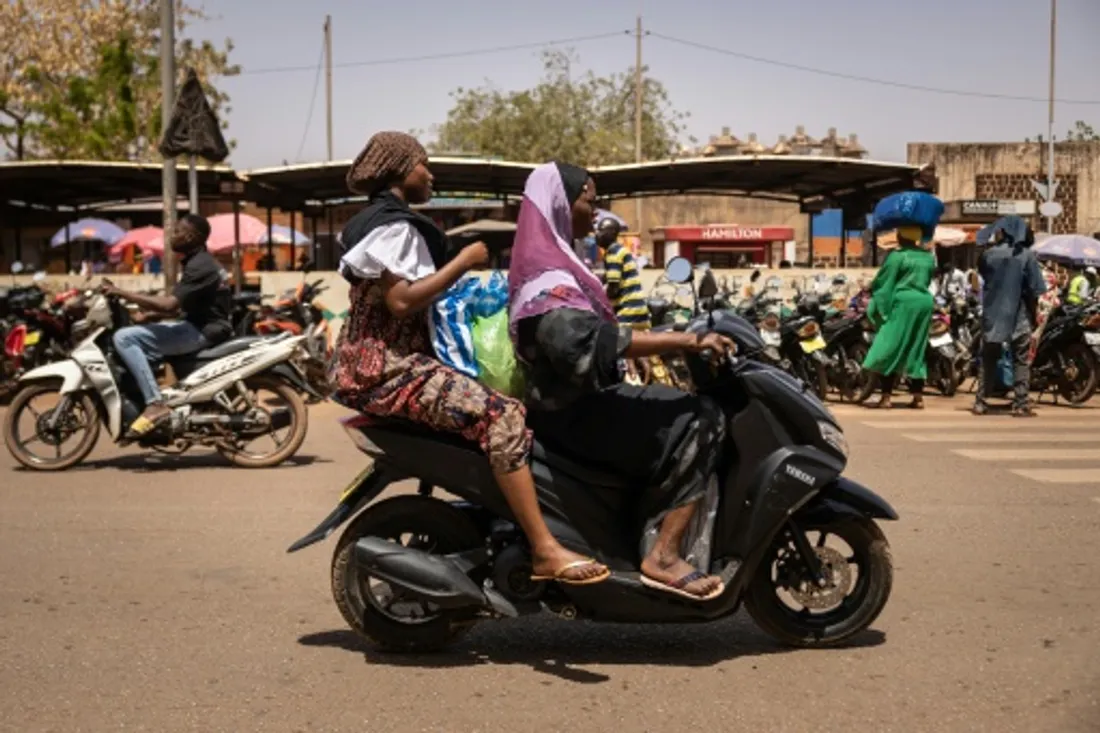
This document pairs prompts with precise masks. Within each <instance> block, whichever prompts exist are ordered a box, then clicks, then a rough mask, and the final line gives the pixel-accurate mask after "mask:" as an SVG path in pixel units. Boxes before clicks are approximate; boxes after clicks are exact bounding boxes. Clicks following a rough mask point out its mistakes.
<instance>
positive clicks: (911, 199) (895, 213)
mask: <svg viewBox="0 0 1100 733" xmlns="http://www.w3.org/2000/svg"><path fill="white" fill-rule="evenodd" d="M872 216H873V217H874V227H875V231H879V232H888V231H890V230H892V229H897V228H898V227H900V226H919V227H920V228H921V229H923V230H924V233H925V235H931V234H932V233H933V232H934V231H935V230H936V225H937V224H939V223H940V218H942V217H943V202H942V201H940V200H939V199H938V198H936V197H935V196H933V195H932V194H930V193H925V192H924V191H907V192H905V193H896V194H893V195H892V196H887V197H886V198H884V199H882V200H881V201H879V202H878V204H876V205H875V212H874V214H873V215H872Z"/></svg>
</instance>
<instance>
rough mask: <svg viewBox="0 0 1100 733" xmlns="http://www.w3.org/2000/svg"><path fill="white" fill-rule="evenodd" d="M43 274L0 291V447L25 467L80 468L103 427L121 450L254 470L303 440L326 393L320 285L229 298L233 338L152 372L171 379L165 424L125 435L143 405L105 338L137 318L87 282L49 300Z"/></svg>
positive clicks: (326, 330)
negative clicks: (3, 408)
mask: <svg viewBox="0 0 1100 733" xmlns="http://www.w3.org/2000/svg"><path fill="white" fill-rule="evenodd" d="M21 270H22V267H21V266H20V265H19V264H18V263H16V265H13V268H12V271H13V273H18V272H20V271H21ZM44 279H45V276H44V275H35V277H34V281H33V282H32V283H31V284H29V285H23V286H19V285H14V284H13V285H12V286H11V287H8V288H0V333H2V335H3V343H4V353H3V357H2V359H0V397H4V398H9V399H10V403H9V407H8V410H7V412H6V414H5V417H4V425H3V432H4V442H5V445H6V446H7V448H8V450H9V452H10V453H11V455H12V457H13V458H15V460H17V461H18V462H19V463H20V464H21V465H23V466H24V467H26V468H29V469H32V470H41V471H56V470H62V469H67V468H71V467H72V466H75V465H77V464H79V463H81V462H82V461H83V460H84V459H85V458H87V456H88V455H89V454H90V453H91V451H92V449H93V448H94V447H95V445H96V442H97V441H98V439H99V434H100V431H101V428H106V430H107V432H108V434H109V435H110V437H111V439H112V440H113V441H114V442H115V443H117V444H119V445H128V444H130V443H137V445H138V446H139V447H142V448H148V449H152V450H155V451H157V452H161V453H168V454H181V453H183V452H185V451H187V450H188V449H190V448H191V447H193V446H196V445H199V446H206V447H210V448H214V449H215V450H217V451H218V452H219V453H221V454H222V455H223V456H224V457H225V458H226V459H227V460H229V462H230V463H232V464H234V465H237V466H241V467H255V468H259V467H268V466H274V465H278V464H279V463H282V462H283V461H285V460H287V459H289V458H290V457H292V456H293V455H294V454H295V453H296V452H297V450H298V448H299V447H300V446H301V444H302V441H303V440H305V436H306V431H307V426H308V418H307V412H306V407H305V405H306V403H307V402H315V401H319V400H321V399H324V397H325V396H326V394H327V386H326V380H325V362H326V360H327V358H328V355H329V351H330V349H331V346H330V343H331V338H330V326H329V323H328V320H327V318H326V317H325V311H324V307H323V306H322V305H321V304H320V303H319V301H318V300H317V296H318V295H319V294H320V293H321V292H322V291H323V290H324V287H323V286H322V285H321V281H320V280H317V281H315V282H312V283H307V282H306V281H305V280H303V281H302V283H300V284H299V285H298V286H297V287H296V288H294V289H292V290H290V291H288V292H287V293H284V294H283V295H282V296H280V297H279V298H277V299H275V300H274V301H273V302H271V303H270V304H269V303H266V302H264V301H265V300H267V299H266V298H264V297H262V296H261V295H260V294H258V293H242V294H240V295H237V296H234V302H233V308H232V318H233V327H234V338H232V339H231V340H229V341H227V342H225V343H221V344H218V345H216V346H213V347H211V348H209V349H206V350H203V351H200V352H198V353H195V354H187V355H185V356H180V357H171V358H169V359H167V360H165V362H164V363H160V364H154V365H153V366H154V372H155V373H156V374H157V376H158V381H162V383H163V379H164V377H165V376H166V368H170V369H171V372H172V375H173V376H174V378H175V382H174V383H173V384H172V385H171V386H168V387H165V388H164V389H163V395H164V397H165V402H166V404H167V405H168V406H169V407H170V408H172V419H171V421H170V424H169V425H168V426H167V427H165V428H163V429H158V430H156V431H154V432H153V433H152V434H148V435H146V436H143V437H141V438H136V439H131V437H129V436H128V435H127V432H128V431H127V427H128V426H129V425H130V424H131V423H132V422H133V421H134V420H135V419H136V418H137V416H138V415H140V414H141V412H142V410H143V409H144V408H145V405H144V402H143V400H142V397H141V392H140V390H139V389H138V387H137V383H136V382H135V380H134V377H133V376H132V375H131V374H130V373H129V372H128V370H127V369H126V366H125V365H124V363H123V362H122V360H121V359H120V358H119V357H118V355H117V353H116V352H115V347H114V342H113V338H112V337H113V335H114V333H115V331H117V330H118V329H120V328H123V327H125V326H127V325H131V324H132V323H134V322H135V321H137V320H138V319H140V316H139V315H138V314H137V313H136V311H135V310H133V309H132V308H130V307H127V306H125V305H124V304H123V303H122V302H121V301H120V300H118V299H117V298H113V297H108V296H106V295H103V294H102V293H100V292H98V291H96V290H94V289H92V287H91V283H90V282H85V283H84V284H83V287H79V288H76V287H72V288H66V289H65V290H63V291H61V292H58V293H55V294H50V293H48V292H47V290H46V289H45V288H44V287H43V284H44V282H43V281H44ZM43 403H45V404H43Z"/></svg>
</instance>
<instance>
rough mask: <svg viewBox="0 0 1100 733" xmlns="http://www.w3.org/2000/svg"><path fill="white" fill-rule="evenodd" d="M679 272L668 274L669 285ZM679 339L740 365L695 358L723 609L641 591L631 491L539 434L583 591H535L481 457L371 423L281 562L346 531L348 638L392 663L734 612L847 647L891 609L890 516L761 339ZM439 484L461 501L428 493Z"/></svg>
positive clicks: (427, 436)
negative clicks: (386, 654) (583, 562)
mask: <svg viewBox="0 0 1100 733" xmlns="http://www.w3.org/2000/svg"><path fill="white" fill-rule="evenodd" d="M677 262H678V259H674V260H673V261H672V262H670V263H669V267H668V269H669V273H670V275H680V273H681V271H682V270H681V269H680V268H682V267H683V266H682V265H678V264H677ZM684 265H686V269H687V271H688V274H689V276H690V263H687V262H686V261H685V263H684ZM688 328H689V329H690V330H692V331H694V332H697V333H703V332H706V331H710V330H713V331H717V332H718V333H722V334H725V335H727V336H729V337H730V338H731V339H733V340H734V341H735V343H736V344H737V347H738V354H739V355H738V356H736V357H733V358H729V359H728V360H725V361H723V362H721V364H720V365H719V366H714V365H713V364H711V363H709V362H707V361H706V360H705V359H702V358H700V357H696V356H692V357H691V368H692V372H693V374H694V375H695V378H696V384H697V386H698V389H699V391H700V393H703V394H708V395H710V396H712V397H713V398H714V399H715V400H716V401H717V402H718V403H719V404H720V405H721V406H722V408H723V409H724V411H725V413H726V415H727V418H728V420H729V422H728V430H727V443H726V444H725V445H724V446H723V455H724V458H723V460H722V463H721V465H722V466H723V468H722V470H721V474H720V476H719V477H718V480H717V481H716V482H715V483H714V484H712V487H713V488H712V490H711V492H709V494H708V496H707V498H705V499H704V501H706V502H711V501H713V504H708V505H707V507H706V508H708V509H709V508H710V507H713V514H711V513H709V512H708V515H707V516H708V519H707V521H706V522H705V523H704V524H703V530H702V532H701V536H702V537H705V538H707V539H709V541H710V550H709V552H703V553H701V554H702V555H706V556H707V557H704V558H700V560H699V562H698V564H699V565H700V566H701V567H702V568H703V569H704V570H706V571H709V572H713V573H717V574H719V575H720V576H721V577H722V579H723V580H724V582H725V590H724V592H723V593H722V594H721V595H720V596H719V597H717V598H715V599H713V600H709V601H693V600H690V599H684V598H681V597H680V596H673V595H670V594H668V593H663V592H661V591H658V590H654V589H651V588H649V587H647V586H646V585H644V584H643V583H642V582H641V581H640V573H639V565H640V560H641V552H642V551H641V547H640V545H641V542H640V540H639V537H640V534H641V528H642V526H643V524H644V523H645V520H644V518H639V517H636V516H635V515H636V512H635V510H634V506H635V503H636V500H637V499H636V497H637V492H636V489H637V488H638V487H635V486H632V485H630V482H629V481H626V480H624V479H623V478H622V477H620V476H617V475H611V474H607V473H604V472H602V471H600V470H599V469H597V468H594V467H591V466H586V465H582V464H580V463H577V462H576V461H574V460H573V459H571V458H570V457H569V451H568V446H557V445H554V446H551V445H547V444H545V443H542V442H540V441H539V439H538V438H537V437H536V440H535V445H534V448H533V452H532V457H531V463H532V470H533V472H534V475H535V482H536V485H537V488H538V492H539V495H540V497H541V499H542V503H543V511H544V513H545V514H546V518H547V522H548V524H549V525H550V527H551V529H552V531H553V532H554V533H555V535H556V536H558V537H559V539H561V541H562V542H563V543H564V544H565V545H566V546H568V547H569V548H570V549H573V550H575V551H578V552H581V553H583V554H585V555H588V556H592V557H595V558H598V559H599V560H600V561H601V562H603V563H606V564H607V565H608V567H610V568H611V570H612V573H613V574H612V576H611V577H610V578H609V579H608V580H606V581H603V582H600V583H596V584H592V585H582V586H570V585H564V584H555V583H550V582H535V581H532V580H531V573H532V566H531V555H530V549H529V547H528V545H527V543H526V541H525V539H524V537H523V534H522V532H521V531H520V530H519V528H518V527H517V526H516V524H515V522H514V521H513V519H512V515H511V513H510V511H509V509H508V505H507V502H506V501H505V499H504V497H503V495H502V494H501V493H500V490H499V488H498V487H497V485H496V482H495V481H494V480H493V476H492V473H491V471H490V469H489V464H488V462H487V461H486V459H485V457H484V455H483V454H482V453H481V452H480V451H479V450H478V449H477V447H476V446H474V445H472V444H467V443H463V442H460V441H456V440H454V439H452V438H450V437H446V436H443V435H440V434H438V433H434V432H432V431H430V430H426V429H423V428H420V427H418V426H414V425H411V424H409V423H404V422H401V421H396V420H378V419H375V418H368V417H366V416H358V417H353V418H350V419H348V420H346V421H345V422H344V428H345V430H346V431H347V432H348V435H349V436H350V437H351V439H352V440H353V441H354V442H355V444H356V446H357V447H358V448H359V449H360V450H361V451H363V452H364V453H365V454H367V455H369V456H371V458H372V459H373V462H372V465H371V466H370V467H369V468H368V469H366V470H364V471H363V472H362V473H361V474H360V475H359V476H357V477H356V478H355V479H354V480H353V481H352V482H351V484H349V485H348V487H347V489H346V490H345V491H344V493H343V494H342V495H341V497H340V500H339V502H338V503H337V505H336V508H335V509H334V510H333V511H332V513H331V514H329V516H327V517H326V518H325V519H324V520H323V521H322V522H321V523H320V524H319V525H318V526H317V527H316V528H315V529H313V530H312V531H310V532H309V533H308V534H307V535H305V536H304V537H302V538H301V539H300V540H298V541H296V542H294V543H293V544H292V545H291V546H290V548H289V550H288V551H289V552H296V551H298V550H301V549H302V548H305V547H308V546H310V545H313V544H315V543H317V542H320V541H321V540H323V539H324V538H326V537H328V536H329V535H330V534H332V533H333V532H334V531H335V530H336V529H337V528H338V527H340V526H341V525H343V524H344V523H346V522H348V521H349V520H352V521H351V524H350V525H349V526H348V527H347V529H346V530H345V531H344V532H343V535H342V536H341V537H340V539H339V541H338V542H337V543H336V549H335V553H334V556H333V560H332V569H331V578H332V589H333V595H334V598H335V601H336V605H337V608H338V609H339V610H340V613H341V614H342V615H343V616H344V619H345V620H346V621H347V623H348V625H349V626H350V627H351V628H352V629H353V630H354V631H355V632H356V633H357V634H359V635H361V636H363V637H365V638H366V639H368V640H369V641H372V642H374V643H376V644H378V645H380V646H382V647H386V648H390V649H394V650H403V651H427V650H434V649H439V648H441V647H444V646H446V645H447V644H449V643H451V642H453V641H455V640H456V639H457V638H458V637H460V636H461V635H462V634H463V633H464V632H465V631H467V630H468V629H469V628H470V627H472V626H473V625H474V624H476V623H478V622H481V621H485V620H489V619H499V618H507V617H518V616H525V615H528V614H534V613H538V612H540V611H542V610H549V611H550V612H552V613H555V614H557V615H559V616H560V617H562V618H566V619H577V618H581V619H592V620H596V621H602V622H645V623H684V622H691V621H709V620H714V619H718V618H723V617H726V616H730V615H732V614H733V613H735V612H736V611H737V610H738V608H739V607H740V605H741V604H742V603H744V604H745V606H746V607H747V609H748V611H749V613H750V615H751V616H752V618H753V619H754V620H755V621H756V623H757V624H758V625H759V626H760V627H761V628H762V629H763V630H764V631H765V632H767V633H768V634H770V635H771V636H773V637H774V638H776V639H778V640H780V641H781V642H783V643H785V644H790V645H793V646H800V647H829V646H836V645H839V644H842V643H843V642H845V641H846V640H847V639H849V638H851V637H852V636H853V635H855V634H857V633H859V632H860V631H862V630H863V629H866V628H867V627H868V626H869V625H870V624H871V623H872V622H873V621H874V620H875V619H876V618H877V616H878V615H879V613H880V612H881V611H882V609H883V607H884V606H885V604H886V602H887V599H888V598H889V595H890V590H891V585H892V582H893V565H892V562H891V558H890V551H889V546H888V544H887V541H886V538H885V536H884V535H883V533H882V530H881V529H880V528H879V526H878V524H877V523H876V522H875V520H876V519H885V520H895V519H897V518H898V515H897V513H896V512H895V511H894V510H893V509H892V508H891V507H890V505H889V504H888V503H887V502H886V501H884V500H883V499H881V498H880V497H878V496H877V495H875V494H874V493H872V492H871V491H870V490H869V489H866V488H864V487H862V486H860V485H859V484H857V483H855V482H854V481H851V480H849V479H847V478H844V477H843V476H842V473H843V471H844V468H845V465H846V462H847V454H848V446H847V442H846V440H845V438H844V434H843V432H842V430H841V428H840V426H839V424H838V423H837V421H836V419H835V418H834V417H833V416H832V415H831V414H830V413H829V411H828V409H827V408H826V407H825V406H824V405H823V404H822V403H821V402H820V401H818V400H817V398H816V397H814V396H813V394H812V393H811V392H810V391H808V390H807V389H806V388H805V386H804V385H802V384H799V383H798V382H797V381H795V380H793V379H791V377H790V376H788V375H786V374H784V373H783V372H781V371H779V370H777V369H775V368H773V367H770V366H767V365H765V364H762V363H760V362H759V361H756V360H755V359H754V358H751V357H753V356H754V355H756V354H757V353H758V352H759V351H760V350H761V349H762V348H763V347H764V344H763V343H762V342H761V340H760V338H759V337H758V335H757V330H756V328H754V327H753V326H752V325H751V324H749V323H747V322H746V321H744V320H743V319H741V318H739V317H737V316H736V315H733V314H732V313H730V312H728V311H727V312H714V311H712V312H711V313H710V314H707V315H700V316H698V317H696V318H694V319H692V321H691V323H690V324H689V326H688ZM410 477H411V478H416V479H419V481H420V485H421V493H420V495H418V496H416V495H414V496H398V497H394V498H390V499H386V500H384V501H381V502H377V503H375V500H376V499H377V498H378V497H379V495H380V494H381V493H382V492H383V491H384V490H385V489H386V487H387V486H389V485H390V484H391V483H393V482H395V481H398V480H402V479H406V478H410ZM437 486H438V487H440V488H442V489H445V490H446V491H447V492H449V493H450V494H452V495H454V496H457V497H460V499H459V500H457V501H451V500H448V499H445V498H444V497H443V496H436V495H435V494H434V487H437ZM830 538H835V539H834V541H839V543H838V544H840V546H841V547H843V549H840V548H839V547H835V546H832V545H830V543H829V540H830ZM406 540H407V542H406Z"/></svg>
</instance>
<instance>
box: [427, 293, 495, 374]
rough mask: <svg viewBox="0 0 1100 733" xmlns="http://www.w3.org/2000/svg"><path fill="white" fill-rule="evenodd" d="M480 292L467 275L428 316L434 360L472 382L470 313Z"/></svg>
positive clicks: (473, 360) (473, 359)
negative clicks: (470, 378) (436, 359)
mask: <svg viewBox="0 0 1100 733" xmlns="http://www.w3.org/2000/svg"><path fill="white" fill-rule="evenodd" d="M481 289H482V285H481V281H480V280H478V279H477V278H476V277H474V276H473V275H467V276H466V277H464V278H462V279H461V280H459V281H458V282H456V283H455V284H454V285H452V286H451V287H450V289H449V290H447V292H445V293H444V294H443V296H442V297H441V298H439V300H437V301H436V302H435V304H434V305H433V306H432V308H431V310H430V311H429V314H428V315H429V321H430V323H431V328H432V348H434V349H435V355H436V357H438V359H439V360H440V361H441V362H443V363H444V364H446V365H447V366H449V367H451V368H452V369H455V370H457V371H459V372H461V373H463V374H465V375H466V376H468V377H473V378H475V379H476V378H477V376H478V368H477V359H476V357H475V356H474V331H473V325H474V313H473V309H474V305H475V304H476V303H478V301H479V295H480V292H481ZM505 294H506V295H507V290H506V291H505Z"/></svg>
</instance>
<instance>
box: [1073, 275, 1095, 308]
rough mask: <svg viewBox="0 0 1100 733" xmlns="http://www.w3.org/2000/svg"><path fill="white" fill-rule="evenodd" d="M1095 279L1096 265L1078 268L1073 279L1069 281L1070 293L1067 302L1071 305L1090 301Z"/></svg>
mask: <svg viewBox="0 0 1100 733" xmlns="http://www.w3.org/2000/svg"><path fill="white" fill-rule="evenodd" d="M1095 279H1096V268H1095V267H1089V268H1086V269H1084V270H1078V271H1077V274H1076V275H1074V276H1073V279H1072V280H1070V281H1069V293H1068V294H1067V295H1066V302H1067V303H1069V304H1070V305H1084V304H1085V303H1087V302H1089V299H1090V297H1091V295H1092V287H1093V282H1092V281H1093V280H1095Z"/></svg>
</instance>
